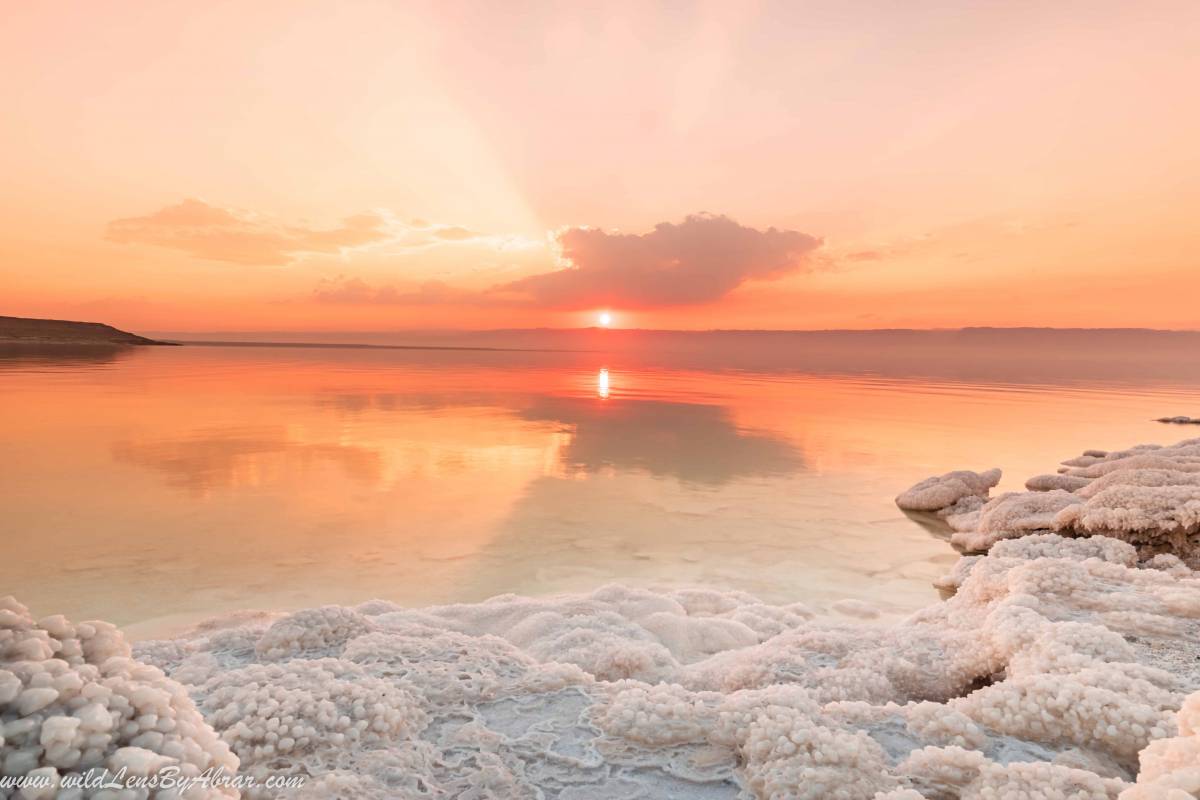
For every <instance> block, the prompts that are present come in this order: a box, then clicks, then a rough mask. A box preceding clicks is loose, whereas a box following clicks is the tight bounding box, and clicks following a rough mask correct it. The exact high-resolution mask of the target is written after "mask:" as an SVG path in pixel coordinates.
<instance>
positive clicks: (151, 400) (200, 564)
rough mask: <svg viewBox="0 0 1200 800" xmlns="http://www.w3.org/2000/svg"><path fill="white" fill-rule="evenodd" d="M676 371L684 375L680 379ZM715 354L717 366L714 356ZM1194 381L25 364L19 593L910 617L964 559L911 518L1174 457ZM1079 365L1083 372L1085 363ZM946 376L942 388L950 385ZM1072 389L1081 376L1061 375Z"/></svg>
mask: <svg viewBox="0 0 1200 800" xmlns="http://www.w3.org/2000/svg"><path fill="white" fill-rule="evenodd" d="M668 361H669V359H668ZM693 361H694V360H693ZM1194 366H1195V365H1189V366H1188V368H1187V369H1180V370H1178V371H1174V370H1172V369H1170V368H1167V369H1165V370H1160V371H1158V372H1156V373H1155V374H1153V375H1151V376H1150V377H1147V376H1145V375H1138V377H1137V379H1136V380H1133V381H1130V380H1124V379H1122V378H1121V377H1120V376H1119V375H1117V376H1115V377H1114V376H1112V375H1099V376H1097V375H1095V374H1093V373H1094V370H1089V369H1084V370H1082V374H1081V375H1077V374H1074V373H1073V372H1072V369H1071V365H1070V364H1063V365H1061V368H1055V369H1049V370H1046V369H1043V370H1041V371H1039V372H1038V373H1037V380H1035V381H1032V382H1026V381H1022V380H1020V376H1019V375H1016V376H1015V377H1014V374H1013V371H1012V370H1011V369H1002V370H998V371H997V372H998V375H997V377H994V378H989V377H988V375H987V369H986V368H981V367H980V366H979V364H978V363H973V364H972V368H971V370H968V371H967V372H966V373H965V374H967V375H968V376H969V378H963V377H960V376H961V375H962V374H964V373H963V371H962V370H955V369H941V370H940V371H939V369H932V370H931V369H922V370H919V371H915V372H917V374H913V375H906V374H903V372H904V371H903V370H899V371H897V370H891V371H890V373H889V374H879V371H878V370H872V369H864V370H860V371H858V372H857V373H855V372H854V371H853V370H848V374H839V373H838V372H836V371H833V370H830V369H829V368H828V367H827V366H822V367H821V368H820V369H814V370H806V369H804V368H803V365H802V364H801V365H800V367H799V368H797V367H788V368H782V367H780V368H761V367H759V368H755V369H734V368H728V367H721V366H711V367H707V368H706V367H704V366H696V365H695V364H694V363H693V364H692V365H690V366H687V367H682V366H679V367H673V366H671V365H670V364H669V363H664V362H663V360H662V359H659V360H658V361H656V362H654V363H651V362H648V361H645V360H639V359H634V358H630V357H628V356H604V355H601V354H564V353H504V352H495V353H487V352H467V351H403V350H345V349H342V350H339V349H309V348H270V347H236V348H234V347H205V346H188V347H176V348H140V349H131V350H127V351H114V352H108V351H86V350H85V351H78V352H68V353H56V354H54V355H46V354H38V353H30V352H27V351H25V352H22V351H13V352H7V353H3V354H0V507H2V508H3V517H2V519H0V526H2V527H0V536H2V538H3V543H4V550H3V557H2V558H0V594H4V593H10V592H11V593H13V594H16V595H17V597H18V598H19V599H21V600H22V601H23V602H25V603H26V604H27V605H29V606H31V607H32V609H33V610H34V612H35V613H36V614H39V615H44V614H51V613H64V614H67V615H68V616H69V617H71V618H80V619H82V618H103V619H109V620H112V621H114V622H117V623H118V624H121V625H125V626H127V627H128V628H129V630H130V631H131V632H132V633H134V634H135V635H138V634H146V633H148V632H158V631H161V630H164V629H167V628H169V627H170V626H172V625H179V624H183V623H186V622H190V621H194V620H196V619H198V618H202V617H205V616H208V615H212V614H215V613H220V612H226V611H231V610H236V609H243V608H294V607H302V606H311V605H316V604H322V603H354V602H359V601H363V600H366V599H370V598H373V597H381V598H387V599H390V600H394V601H397V602H400V603H404V604H411V605H418V604H420V605H426V604H432V603H445V602H456V601H477V600H481V599H484V598H487V597H490V596H493V595H497V594H503V593H509V592H513V593H524V594H544V593H550V592H558V591H574V590H588V589H591V588H594V587H597V586H599V585H602V584H604V583H608V582H612V581H621V582H625V583H630V584H636V585H646V586H652V585H685V584H687V585H690V584H706V585H712V586H721V587H732V588H738V589H743V590H746V591H749V592H752V593H755V594H757V595H759V596H761V597H762V598H763V599H765V600H767V601H770V602H792V601H804V602H807V603H810V604H811V605H813V606H814V607H815V608H817V609H818V610H827V609H828V607H829V605H830V603H832V602H833V601H836V600H838V599H841V598H848V597H856V598H862V599H867V600H869V601H870V602H873V603H875V604H876V605H877V606H878V607H879V608H880V609H881V611H882V612H883V618H884V619H890V618H895V617H898V616H900V615H903V614H907V613H909V612H911V611H912V610H915V609H916V608H919V607H921V606H923V605H926V604H928V603H929V602H930V601H932V600H933V599H934V598H935V596H936V595H935V593H934V591H933V590H932V589H931V588H930V581H931V580H932V579H933V578H934V577H935V576H937V575H939V574H940V573H942V572H943V571H945V569H946V568H947V567H948V566H949V565H950V564H951V563H952V562H953V561H954V559H955V555H954V553H953V552H952V551H951V550H950V549H949V547H948V546H947V545H946V543H945V542H944V541H942V540H940V539H938V538H936V537H934V536H932V535H930V534H928V533H926V532H925V531H924V530H922V529H921V528H920V527H919V526H917V525H916V524H914V523H913V522H911V521H910V520H908V519H906V518H905V517H904V516H903V515H902V514H900V512H898V511H897V509H896V508H895V506H894V505H893V503H892V498H893V496H894V495H895V494H896V493H897V492H898V491H900V490H901V489H903V488H905V487H907V486H908V485H909V484H911V483H912V482H914V481H916V480H918V479H920V478H922V477H925V476H926V475H929V474H932V473H937V472H942V471H945V470H948V469H955V468H964V467H965V468H973V469H983V468H987V467H992V466H1001V467H1003V468H1004V470H1005V480H1004V484H1003V485H1002V488H1018V487H1019V486H1020V484H1021V482H1022V481H1023V480H1024V479H1025V478H1026V477H1028V476H1029V475H1032V474H1035V473H1038V472H1046V471H1053V469H1054V467H1055V465H1056V464H1057V462H1058V461H1059V460H1060V459H1062V458H1066V457H1069V456H1071V455H1074V454H1077V453H1079V452H1080V451H1082V450H1084V449H1086V448H1090V447H1102V448H1117V447H1124V446H1128V445H1132V444H1135V443H1138V442H1146V441H1159V442H1170V441H1175V440H1178V439H1181V438H1185V437H1186V436H1187V435H1189V433H1190V435H1200V432H1191V431H1189V429H1180V428H1171V427H1167V426H1163V425H1160V424H1157V423H1154V422H1151V421H1150V420H1151V419H1152V418H1154V417H1159V416H1163V415H1169V414H1178V413H1192V414H1193V415H1196V414H1195V412H1197V411H1200V380H1197V376H1196V369H1194ZM1075 372H1080V371H1079V370H1076V371H1075ZM939 373H940V374H939ZM1055 376H1059V377H1055Z"/></svg>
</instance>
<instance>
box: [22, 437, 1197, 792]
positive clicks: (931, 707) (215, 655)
mask: <svg viewBox="0 0 1200 800" xmlns="http://www.w3.org/2000/svg"><path fill="white" fill-rule="evenodd" d="M1059 476H1060V477H1062V478H1064V480H1057V481H1056V480H1050V479H1047V480H1041V479H1038V480H1036V481H1031V483H1034V484H1036V486H1038V487H1040V488H1041V489H1042V490H1041V491H1029V492H1014V493H1008V494H1003V495H1000V496H999V497H995V498H990V497H989V496H988V495H989V492H990V489H991V488H992V487H994V486H995V485H996V483H997V481H998V479H999V473H998V471H991V472H988V473H967V472H964V473H950V474H948V475H945V476H941V477H940V478H937V479H933V480H931V481H926V482H923V483H922V484H920V485H919V486H917V487H914V489H913V490H911V491H910V492H906V493H905V494H904V495H902V496H901V501H902V504H904V505H906V506H908V507H910V508H923V509H925V510H934V511H936V512H938V513H941V514H942V516H943V517H945V518H946V519H947V521H948V522H949V523H950V524H951V525H952V526H954V527H956V528H957V531H956V537H958V541H959V542H960V543H965V545H966V546H968V547H970V548H971V549H974V550H978V551H980V553H981V554H977V555H968V556H965V557H963V558H961V559H960V560H959V561H958V563H957V565H956V566H955V567H954V568H953V569H952V570H951V572H950V574H948V575H947V576H946V577H945V578H943V579H942V580H940V581H939V584H938V585H939V588H941V589H942V590H943V591H944V592H945V594H946V595H948V597H947V599H945V600H944V601H942V602H940V603H937V604H935V605H933V606H930V607H929V608H926V609H924V610H922V611H920V612H918V613H916V614H914V615H913V616H912V617H910V618H909V619H907V620H905V621H904V622H902V623H900V624H897V625H894V626H891V627H882V626H863V625H861V624H860V625H851V624H833V623H830V622H827V621H821V620H819V619H817V618H815V615H814V613H813V612H812V611H811V610H809V609H808V608H806V607H805V606H803V605H800V604H793V605H784V606H774V605H767V604H764V603H761V602H760V601H758V600H757V599H756V598H754V597H752V596H750V595H748V594H744V593H741V592H732V591H716V590H705V589H689V590H677V591H649V590H642V589H631V588H627V587H621V586H607V587H604V588H601V589H598V590H596V591H594V592H592V593H590V594H586V595H570V596H557V597H548V598H523V597H516V596H512V595H505V596H501V597H497V598H493V599H492V600H489V601H487V602H483V603H477V604H468V605H451V606H440V607H432V608H424V609H405V608H401V607H399V606H396V605H393V604H391V603H387V602H383V601H372V602H370V603H366V604H364V605H361V606H358V607H356V608H342V607H323V608H316V609H309V610H305V611H299V612H295V613H291V614H238V615H233V616H231V617H228V618H226V619H224V620H216V621H211V622H209V623H205V624H204V625H202V626H199V627H197V628H195V629H193V630H192V631H191V632H190V633H189V634H187V635H185V636H183V637H180V638H178V639H173V640H165V641H156V642H143V643H140V644H138V645H137V646H136V648H135V649H134V653H133V654H131V651H130V647H129V646H128V645H127V644H126V643H125V641H124V639H123V638H122V636H121V634H120V633H119V632H118V631H116V630H115V629H114V628H113V627H112V626H109V625H105V624H104V623H85V624H81V625H77V626H76V625H71V624H70V623H68V622H67V621H66V620H64V619H62V618H61V617H51V618H47V619H45V620H42V621H40V622H36V623H35V622H34V621H33V619H31V617H30V616H29V614H28V612H27V611H26V610H25V609H24V608H23V607H22V606H20V605H19V604H17V603H16V602H15V601H13V600H11V599H8V600H5V601H3V602H0V726H2V727H0V767H2V772H3V774H4V776H6V777H9V776H14V777H17V778H21V779H25V780H29V781H32V779H44V780H45V782H44V783H43V784H39V785H38V786H34V785H33V784H32V783H30V784H29V785H28V786H26V787H25V788H21V789H19V790H16V789H10V788H8V787H7V785H6V784H3V783H0V798H7V797H22V798H49V797H53V796H55V795H56V794H57V795H58V796H59V797H62V798H64V800H74V798H82V797H89V796H95V797H106V798H115V797H118V795H116V794H115V793H109V794H107V795H106V794H103V793H100V792H97V791H93V790H90V789H80V790H65V791H64V792H63V793H58V792H57V789H58V788H59V787H61V786H65V785H66V784H67V781H68V779H69V778H70V777H72V776H77V775H79V774H81V773H83V772H85V771H99V772H103V773H104V774H109V775H111V774H113V773H118V772H119V771H120V770H122V769H124V770H125V772H126V773H128V774H133V775H139V774H140V775H151V774H154V773H157V772H159V771H160V770H162V769H163V768H164V767H172V768H178V769H179V770H180V771H182V772H183V773H184V774H186V775H199V774H201V773H202V772H203V771H204V770H208V769H212V768H222V769H226V770H229V771H233V770H237V774H238V776H239V778H242V779H247V780H249V779H253V780H254V781H257V782H258V783H256V784H253V785H252V784H245V785H243V786H242V787H241V789H240V792H239V790H238V789H237V788H233V787H231V786H229V785H224V784H216V785H212V784H204V783H198V784H194V785H192V786H191V787H190V788H189V789H188V790H187V792H186V793H184V794H183V796H184V797H186V798H188V799H189V800H192V798H205V797H234V796H237V795H238V794H239V793H240V795H241V796H243V797H246V798H258V797H275V796H290V797H298V798H355V800H357V799H358V798H367V799H368V800H369V799H370V798H380V799H381V800H382V799H383V798H388V800H393V799H398V800H417V799H418V798H466V799H467V800H485V799H486V798H494V799H495V800H514V799H521V800H523V799H524V798H529V799H530V800H534V798H547V799H548V800H605V799H606V798H611V799H613V800H615V799H616V798H665V797H679V798H697V799H698V800H717V799H718V798H728V800H750V798H781V799H784V800H860V799H861V800H918V799H919V798H925V800H956V799H959V798H965V799H968V800H969V799H970V798H978V799H983V798H987V799H988V800H991V799H992V798H996V799H997V800H999V799H1001V798H1013V800H1016V799H1017V798H1046V799H1047V800H1050V798H1079V799H1082V798H1088V799H1089V800H1090V799H1091V798H1103V799H1106V800H1188V799H1189V798H1191V799H1192V800H1196V799H1197V798H1200V573H1197V572H1196V571H1194V569H1193V568H1192V567H1191V566H1189V563H1188V562H1189V561H1191V562H1192V563H1193V564H1194V563H1195V559H1194V555H1195V544H1196V536H1195V534H1196V531H1197V529H1198V525H1197V521H1198V520H1200V497H1198V496H1197V494H1196V493H1197V492H1198V491H1200V440H1193V441H1189V442H1183V443H1181V444H1179V445H1176V446H1174V447H1170V448H1158V447H1149V446H1143V447H1138V448H1133V449H1131V450H1126V451H1120V452H1116V453H1108V452H1103V451H1089V452H1087V453H1084V454H1083V455H1082V456H1080V457H1078V458H1076V459H1072V460H1071V461H1069V462H1066V463H1065V464H1064V468H1063V471H1062V472H1061V473H1059ZM1051 477H1053V476H1051ZM1068 478H1069V479H1071V480H1066V479H1068ZM941 504H944V505H941ZM1049 531H1054V532H1049ZM1098 532H1102V533H1104V534H1106V535H1103V536H1101V535H1091V534H1094V533H1098ZM837 610H838V611H839V612H840V613H842V614H845V615H850V616H858V617H864V618H869V617H871V616H872V615H873V614H874V613H875V611H874V609H873V608H872V607H870V606H868V605H866V604H861V603H854V602H849V601H845V602H841V603H840V605H839V608H838V609H837ZM132 655H136V659H135V658H133V657H132ZM271 778H275V779H281V778H282V779H303V782H304V785H303V786H302V787H301V788H299V789H291V790H286V791H280V790H277V789H274V788H271V787H269V786H267V785H266V783H265V781H267V780H268V779H271ZM47 787H48V788H47ZM17 791H19V792H20V793H19V794H14V792H17ZM180 794H181V793H180V792H177V791H160V792H158V793H157V794H155V795H153V796H154V797H156V798H161V800H175V798H176V797H179V796H180ZM149 796H151V795H150V792H149V790H146V789H132V790H130V791H128V792H126V793H124V794H121V795H119V797H120V800H126V798H128V800H138V799H140V798H147V797H149Z"/></svg>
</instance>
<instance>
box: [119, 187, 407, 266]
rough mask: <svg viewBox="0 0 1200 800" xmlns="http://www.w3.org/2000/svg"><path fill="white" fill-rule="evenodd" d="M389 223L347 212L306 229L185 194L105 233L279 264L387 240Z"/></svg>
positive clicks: (220, 257)
mask: <svg viewBox="0 0 1200 800" xmlns="http://www.w3.org/2000/svg"><path fill="white" fill-rule="evenodd" d="M394 228H395V226H394V224H393V222H392V221H391V219H389V218H388V217H387V216H385V215H384V214H382V213H379V212H367V213H364V214H356V215H354V216H350V217H346V218H345V219H343V220H342V222H341V224H340V225H338V226H337V227H334V228H310V227H306V226H303V225H282V224H280V223H278V222H276V221H274V220H271V219H268V218H265V217H262V216H259V215H256V214H252V213H249V212H246V211H241V210H237V209H229V208H221V207H219V206H214V205H210V204H209V203H206V202H204V201H203V200H196V199H187V200H184V201H183V202H181V203H178V204H176V205H173V206H167V207H166V208H162V209H159V210H158V211H155V212H153V213H151V214H147V215H145V216H141V217H127V218H125V219H118V220H113V221H112V222H110V223H109V224H108V230H107V237H106V238H108V239H109V240H110V241H114V242H121V243H126V244H129V243H136V244H151V245H156V246H158V247H167V248H170V249H172V250H180V251H182V252H185V253H188V254H190V255H193V256H197V257H199V258H205V259H209V260H212V261H230V262H233V263H236V264H266V265H270V264H275V265H278V264H287V263H289V262H291V261H292V260H294V259H295V258H297V257H299V256H301V255H304V254H307V253H340V252H342V251H344V250H346V249H349V248H355V247H362V246H364V245H368V244H374V243H378V242H382V241H387V240H388V239H391V238H393V237H394V236H395V235H396V233H395V230H394Z"/></svg>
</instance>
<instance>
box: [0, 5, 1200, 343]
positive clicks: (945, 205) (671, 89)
mask: <svg viewBox="0 0 1200 800" xmlns="http://www.w3.org/2000/svg"><path fill="white" fill-rule="evenodd" d="M0 17H2V18H0V98H2V99H3V104H4V116H3V120H4V121H3V124H0V170H2V174H3V176H4V180H3V181H0V314H12V315H21V316H50V317H60V318H70V319H96V320H102V321H106V322H111V323H112V324H115V325H118V326H121V327H125V328H131V329H135V330H177V331H178V330H197V331H200V330H221V329H239V330H256V329H259V330H280V329H292V330H323V329H327V330H365V329H373V330H379V329H403V328H427V327H455V328H487V327H511V326H518V327H525V326H531V327H532V326H542V325H581V324H592V323H593V322H594V321H595V319H596V317H597V314H598V312H599V311H600V310H602V309H609V310H611V311H612V313H613V316H614V321H615V323H616V324H618V325H625V326H638V327H680V328H706V327H768V328H828V327H851V328H863V327H892V326H909V327H943V326H958V325H1060V326H1101V325H1112V326H1149V327H1163V328H1197V327H1200V314H1198V313H1197V312H1196V310H1195V309H1196V298H1197V297H1200V260H1198V258H1197V252H1198V246H1200V225H1197V224H1196V220H1197V219H1198V218H1200V155H1198V153H1200V150H1198V148H1197V147H1196V142H1197V141H1200V88H1198V87H1200V82H1198V81H1197V80H1196V77H1197V75H1200V4H1197V3H1195V2H1190V1H1189V2H1147V3H1128V2H1104V1H1103V0H1101V1H1097V2H1061V3H1042V2H1006V3H991V4H964V3H957V2H920V3H897V2H828V3H804V2H781V3H766V2H764V3H750V2H736V3H735V2H719V3H701V2H696V3H663V4H654V3H648V2H637V3H629V4H612V3H606V4H595V3H577V4H571V3H562V2H556V3H543V4H537V3H523V2H522V3H511V4H510V3H488V4H485V3H453V2H439V3H427V4H423V3H384V2H363V3H334V2H208V3H193V2H159V3H122V2H106V3H82V4H81V3H65V2H63V3H60V2H40V3H8V4H6V5H5V6H4V8H3V10H2V11H0Z"/></svg>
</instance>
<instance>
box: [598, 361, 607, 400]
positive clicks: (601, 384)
mask: <svg viewBox="0 0 1200 800" xmlns="http://www.w3.org/2000/svg"><path fill="white" fill-rule="evenodd" d="M596 395H597V396H599V397H600V399H601V400H607V399H608V369H607V368H603V369H601V370H600V374H599V375H597V376H596Z"/></svg>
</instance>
